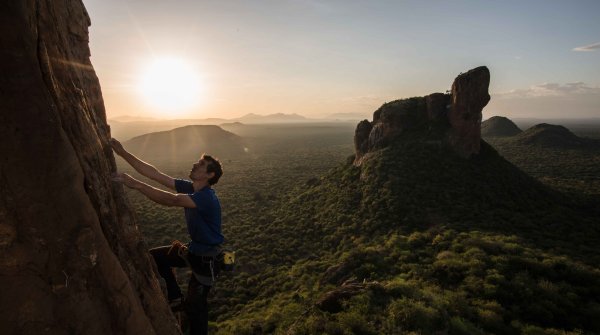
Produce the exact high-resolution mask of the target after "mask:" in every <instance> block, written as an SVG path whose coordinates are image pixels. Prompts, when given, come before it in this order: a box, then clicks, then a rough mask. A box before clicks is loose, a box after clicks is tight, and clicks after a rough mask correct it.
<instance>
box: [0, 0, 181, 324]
mask: <svg viewBox="0 0 600 335" xmlns="http://www.w3.org/2000/svg"><path fill="white" fill-rule="evenodd" d="M89 25H90V19H89V17H88V15H87V12H86V10H85V8H84V6H83V3H82V2H81V1H80V0H37V1H33V0H24V1H4V2H3V5H2V10H1V11H0V26H1V31H2V34H0V45H1V46H2V48H1V49H0V73H2V76H0V101H2V104H1V105H0V109H1V110H0V134H2V141H0V162H1V164H0V189H1V191H0V287H1V288H2V294H1V295H0V329H2V333H3V334H39V333H44V334H177V333H179V330H178V328H177V324H176V321H175V319H174V317H173V316H172V314H171V312H170V310H169V308H168V306H167V304H166V301H165V300H164V298H163V296H162V293H161V291H160V287H159V285H158V281H157V280H156V277H155V274H154V271H153V263H152V262H151V260H150V259H149V257H148V256H147V252H146V249H147V248H146V245H144V243H143V242H142V238H141V235H140V232H139V231H138V229H137V226H136V223H135V218H134V216H133V213H132V211H131V210H130V208H129V206H128V204H127V201H126V198H125V197H124V193H123V189H122V186H119V185H115V184H114V183H112V182H111V180H110V174H111V173H112V172H114V171H115V161H114V157H113V155H112V152H111V150H110V146H109V144H108V139H109V138H110V132H109V128H108V126H107V124H106V116H105V110H104V105H103V100H102V94H101V90H100V85H99V82H98V79H97V77H96V75H95V72H94V70H93V68H92V65H91V63H90V60H89V57H90V51H89V48H88V26H89Z"/></svg>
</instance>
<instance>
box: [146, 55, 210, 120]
mask: <svg viewBox="0 0 600 335" xmlns="http://www.w3.org/2000/svg"><path fill="white" fill-rule="evenodd" d="M139 90H140V93H141V94H142V96H143V98H144V101H146V102H147V103H148V104H149V105H151V106H152V107H155V108H157V109H160V110H162V111H164V112H166V113H171V114H173V113H178V112H183V111H185V110H186V109H190V108H192V107H195V106H197V105H198V104H199V102H200V97H201V94H202V85H201V83H200V78H199V77H198V74H197V73H196V72H195V71H194V69H193V68H192V67H191V66H190V65H189V64H188V63H186V62H185V61H183V60H181V59H177V58H158V59H155V60H154V61H153V62H151V63H150V64H149V65H148V66H147V67H146V68H145V69H144V70H143V74H142V77H141V82H140V85H139Z"/></svg>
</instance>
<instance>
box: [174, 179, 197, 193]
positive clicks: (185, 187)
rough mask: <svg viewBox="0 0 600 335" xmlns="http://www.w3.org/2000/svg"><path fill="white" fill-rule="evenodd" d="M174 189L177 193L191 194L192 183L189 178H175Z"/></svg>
mask: <svg viewBox="0 0 600 335" xmlns="http://www.w3.org/2000/svg"><path fill="white" fill-rule="evenodd" d="M175 191H177V193H185V194H192V193H194V185H193V184H192V182H191V181H189V180H185V179H175Z"/></svg>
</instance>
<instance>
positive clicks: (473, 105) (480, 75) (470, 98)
mask: <svg viewBox="0 0 600 335" xmlns="http://www.w3.org/2000/svg"><path fill="white" fill-rule="evenodd" d="M489 86H490V71H489V70H488V68H487V67H485V66H480V67H477V68H475V69H472V70H469V71H468V72H467V73H462V74H460V75H459V76H458V77H456V79H454V83H453V84H452V106H451V108H450V110H449V111H448V122H450V125H451V126H452V131H451V132H450V136H449V139H450V143H451V144H452V146H453V147H454V148H455V149H456V151H457V152H458V153H459V154H461V155H462V156H464V157H469V156H470V155H472V154H476V153H479V148H480V143H481V111H482V110H483V107H485V106H486V105H487V104H488V102H489V101H490V95H489V94H488V87H489Z"/></svg>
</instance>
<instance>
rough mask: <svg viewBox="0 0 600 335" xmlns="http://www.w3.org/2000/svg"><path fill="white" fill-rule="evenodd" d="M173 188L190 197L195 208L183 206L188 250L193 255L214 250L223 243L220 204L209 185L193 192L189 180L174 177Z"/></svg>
mask: <svg viewBox="0 0 600 335" xmlns="http://www.w3.org/2000/svg"><path fill="white" fill-rule="evenodd" d="M175 190H176V191H177V193H184V194H187V195H189V196H190V198H192V201H194V203H195V204H196V208H184V211H185V221H186V223H187V228H188V233H189V234H190V237H191V238H192V241H191V242H190V243H189V245H188V246H189V250H190V252H191V253H192V254H194V255H201V254H202V253H206V252H210V251H213V250H215V248H216V246H218V245H220V244H221V243H223V240H224V237H223V234H222V233H221V204H220V203H219V199H218V198H217V195H216V194H215V191H214V190H213V189H212V188H210V187H209V186H207V187H205V188H203V189H201V190H198V191H197V192H194V187H193V184H192V182H191V181H189V180H183V179H175Z"/></svg>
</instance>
